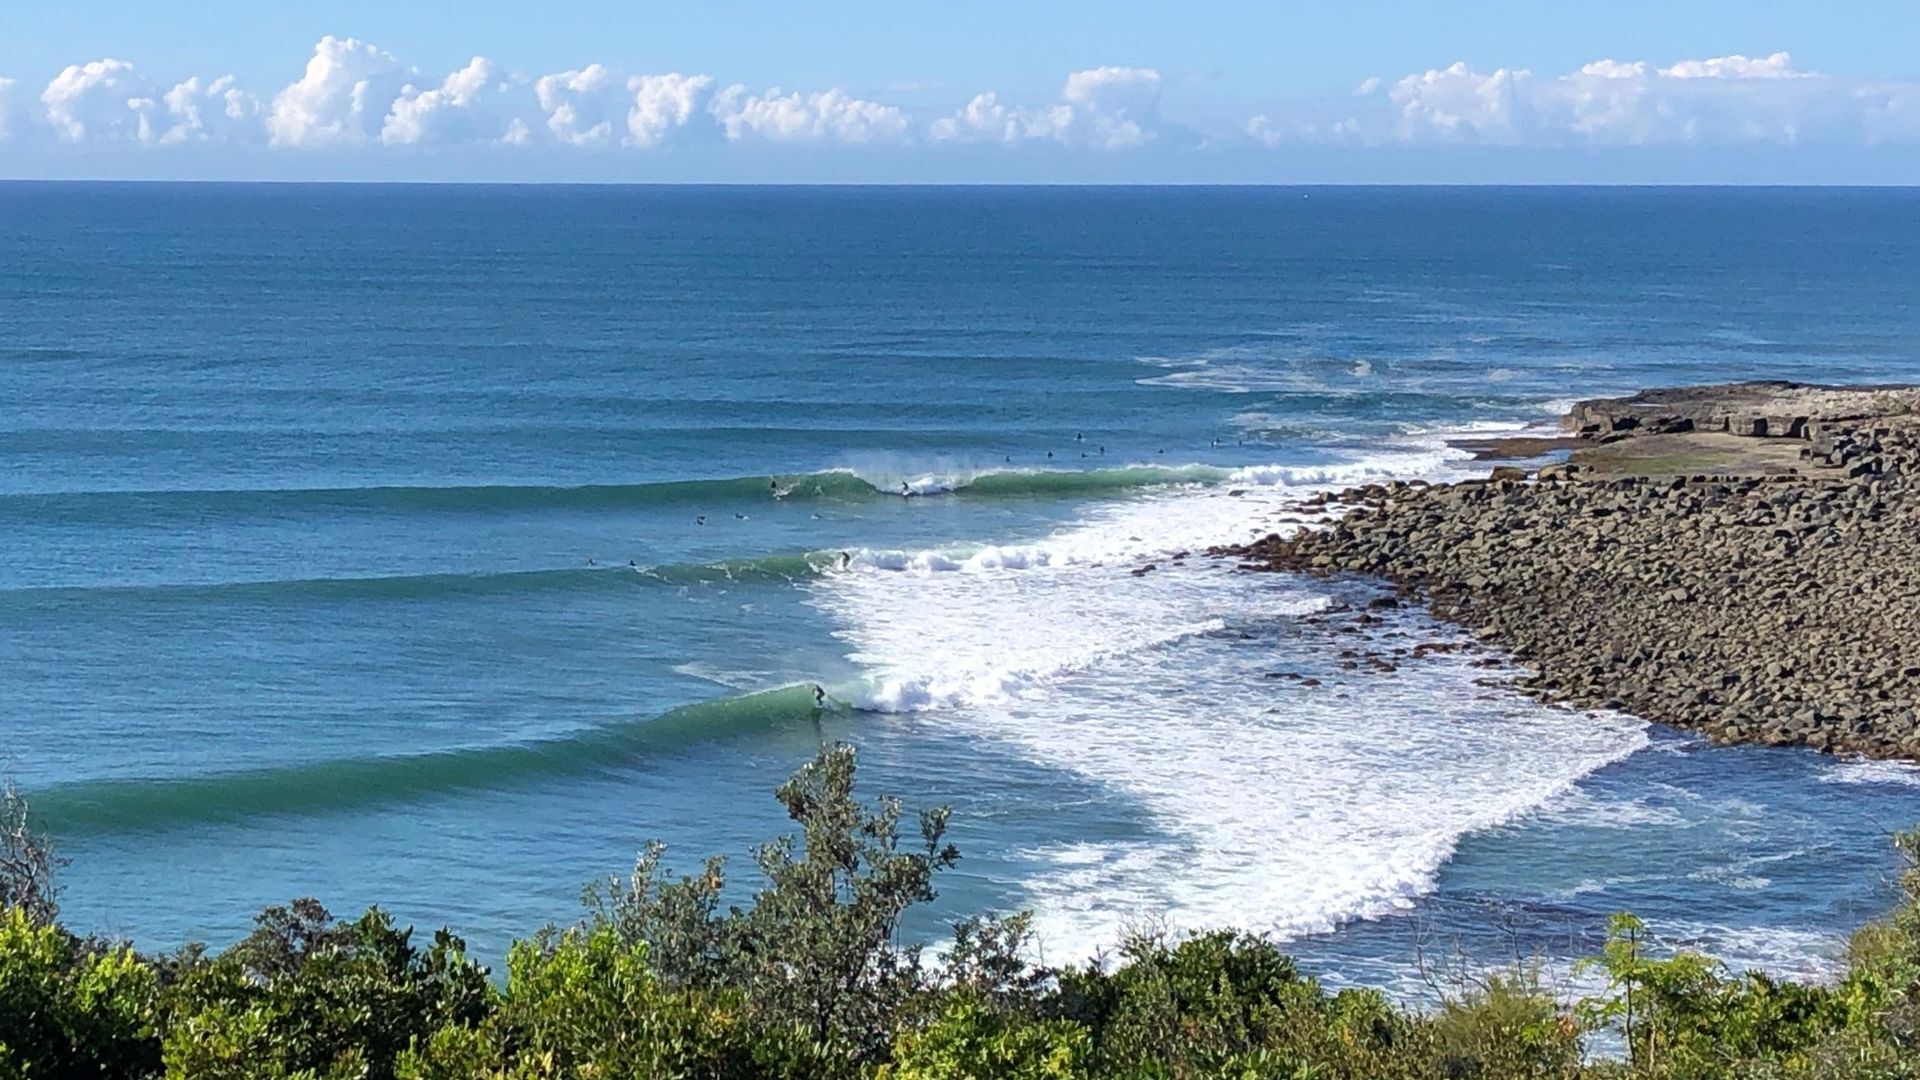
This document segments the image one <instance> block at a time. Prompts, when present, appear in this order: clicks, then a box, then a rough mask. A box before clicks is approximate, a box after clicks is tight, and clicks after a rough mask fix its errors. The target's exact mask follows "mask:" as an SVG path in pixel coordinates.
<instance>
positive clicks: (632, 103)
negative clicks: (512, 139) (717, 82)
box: [535, 64, 717, 149]
mask: <svg viewBox="0 0 1920 1080" xmlns="http://www.w3.org/2000/svg"><path fill="white" fill-rule="evenodd" d="M535 91H536V95H537V96H538V98H539V103H540V110H541V112H542V113H543V114H544V115H545V117H546V121H545V122H546V127H547V131H548V132H549V133H550V134H551V135H552V136H553V137H554V138H555V139H557V140H559V141H560V142H562V143H565V144H567V145H569V146H581V147H592V146H616V145H625V146H632V147H639V148H641V149H652V148H655V147H660V146H665V145H668V144H669V143H672V142H674V141H676V140H678V139H680V138H681V137H683V136H687V137H692V136H698V135H700V134H712V133H713V132H714V131H716V130H717V128H716V126H715V124H716V121H715V120H714V118H713V117H712V116H710V115H709V108H708V105H709V102H710V101H711V100H712V97H713V78H712V76H709V75H682V74H680V73H679V72H672V73H669V74H666V75H635V76H632V77H631V78H622V77H621V76H620V74H619V73H618V72H616V71H614V70H613V69H612V68H609V67H606V66H604V65H602V64H589V65H587V66H586V67H584V68H580V69H578V70H575V71H562V72H560V73H558V74H554V75H547V76H543V77H542V78H541V79H540V80H539V82H538V83H536V84H535Z"/></svg>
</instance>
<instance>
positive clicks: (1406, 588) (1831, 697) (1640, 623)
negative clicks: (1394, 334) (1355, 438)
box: [1212, 382, 1920, 760]
mask: <svg viewBox="0 0 1920 1080" xmlns="http://www.w3.org/2000/svg"><path fill="white" fill-rule="evenodd" d="M1564 427H1565V428H1566V429H1567V432H1566V439H1565V441H1564V442H1560V443H1555V444H1554V445H1555V446H1564V447H1565V448H1566V449H1567V450H1569V451H1570V453H1568V456H1567V459H1566V460H1565V461H1564V462H1555V463H1552V464H1548V465H1544V466H1540V467H1538V468H1534V469H1527V468H1520V467H1516V466H1513V465H1503V466H1496V467H1494V469H1493V470H1492V473H1491V475H1490V476H1489V477H1488V478H1487V479H1484V480H1473V481H1466V482H1461V483H1455V484H1438V485H1427V484H1422V483H1417V482H1415V483H1404V482H1397V483H1391V484H1375V485H1368V486H1366V487H1362V488H1356V489H1351V490H1349V491H1346V492H1342V493H1340V494H1338V495H1332V496H1325V497H1322V498H1320V499H1319V500H1318V502H1319V503H1320V504H1322V506H1323V507H1324V508H1325V509H1328V510H1339V511H1342V512H1341V513H1340V515H1339V516H1338V517H1337V518H1335V519H1334V520H1332V521H1331V522H1329V523H1328V524H1326V525H1325V526H1322V527H1309V528H1305V529H1301V530H1299V531H1296V532H1292V533H1288V534H1281V533H1275V534H1272V535H1269V536H1267V537H1265V538H1264V539H1261V540H1258V541H1256V542H1254V543H1252V544H1247V545H1238V546H1233V547H1226V548H1217V549H1214V551H1213V552H1212V553H1213V554H1215V555H1218V556H1223V557H1228V558H1232V559H1236V560H1238V561H1239V563H1240V564H1241V565H1242V566H1244V567H1246V568H1248V569H1253V570H1277V571H1287V572H1296V573H1309V574H1362V575H1370V576H1373V577H1377V578H1381V579H1384V580H1386V581H1388V582H1391V583H1392V584H1394V585H1396V586H1398V587H1399V589H1400V590H1402V591H1403V592H1404V593H1407V594H1410V595H1413V596H1417V597H1418V598H1420V599H1423V600H1424V601H1425V602H1426V603H1427V605H1428V606H1429V607H1430V609H1431V610H1432V611H1433V612H1434V613H1435V614H1437V615H1439V616H1441V617H1442V618H1445V619H1448V620H1451V621H1454V622H1456V623H1458V624H1460V625H1462V626H1464V627H1466V628H1467V629H1469V630H1471V631H1472V632H1473V633H1474V634H1475V635H1476V636H1478V637H1479V638H1481V639H1482V640H1484V641H1486V642H1488V643H1490V644H1493V645H1497V646H1499V647H1502V648H1504V649H1506V650H1507V651H1508V652H1509V653H1511V655H1512V656H1513V657H1515V658H1516V659H1517V660H1519V661H1520V662H1521V663H1522V664H1524V665H1525V666H1526V668H1527V669H1528V670H1527V673H1526V674H1525V675H1524V676H1522V678H1521V680H1520V685H1521V686H1522V688H1523V689H1525V690H1527V691H1528V692H1530V693H1533V694H1535V695H1536V696H1538V697H1541V698H1543V699H1546V700H1549V701H1555V702H1565V703H1567V704H1571V705H1575V706H1582V707H1608V708H1615V709H1620V710H1624V711H1626V712H1630V713H1633V714H1635V715H1638V716H1641V717H1643V718H1646V719H1649V720H1654V721H1658V722H1662V723H1667V724H1672V725H1675V726H1678V727H1683V728H1690V729H1693V730H1697V731H1700V732H1703V733H1705V734H1706V735H1708V736H1710V737H1712V738H1714V739H1716V740H1720V741H1726V742H1755V743H1765V744H1769V745H1797V746H1808V747H1812V748H1814V749H1817V750H1824V751H1831V752H1850V753H1858V754H1863V755H1868V756H1872V757H1900V758H1908V759H1913V760H1920V389H1914V388H1904V387H1863V388H1849V387H1821V386H1808V385H1803V384H1795V383H1778V382H1770V383H1736V384H1728V385H1724V386H1701V387H1685V388H1675V389H1667V390H1653V391H1646V392H1643V393H1641V394H1637V395H1634V396H1633V397H1627V398H1615V399H1598V400H1594V401H1585V402H1581V403H1579V404H1578V405H1576V406H1575V407H1574V408H1573V409H1572V410H1571V411H1570V412H1569V413H1568V415H1567V417H1566V418H1565V421H1564ZM1541 445H1543V444H1541V443H1540V442H1539V441H1538V440H1535V441H1534V443H1533V444H1532V445H1530V446H1529V447H1528V449H1529V450H1530V451H1531V450H1535V449H1538V448H1539V447H1540V446H1541Z"/></svg>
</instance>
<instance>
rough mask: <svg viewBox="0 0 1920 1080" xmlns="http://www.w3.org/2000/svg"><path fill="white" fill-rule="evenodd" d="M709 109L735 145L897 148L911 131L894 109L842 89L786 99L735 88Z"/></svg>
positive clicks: (775, 92) (772, 93)
mask: <svg viewBox="0 0 1920 1080" xmlns="http://www.w3.org/2000/svg"><path fill="white" fill-rule="evenodd" d="M710 109H711V111H712V113H713V117H714V119H716V120H718V121H719V123H720V128H721V130H722V131H724V132H725V133H726V136H727V138H728V139H729V140H731V141H736V142H737V141H739V140H741V139H747V138H761V139H767V140H770V141H772V142H780V143H817V142H841V143H896V142H902V141H904V140H905V138H906V135H907V126H908V125H907V116H906V114H905V113H903V112H901V111H900V110H899V109H897V108H895V107H894V106H892V105H881V104H879V103H878V102H873V101H865V100H862V99H860V98H857V97H854V96H852V95H851V94H848V93H847V92H846V91H845V90H839V89H835V90H822V91H819V92H817V93H812V94H802V93H798V92H796V93H791V94H783V93H781V92H780V90H779V88H777V87H776V88H774V89H772V90H768V91H767V92H766V93H764V94H753V93H749V92H748V90H747V88H746V87H744V86H741V85H739V84H737V83H736V84H735V85H733V86H729V87H727V88H726V89H725V90H722V91H720V92H719V93H718V94H715V95H714V98H713V103H712V105H711V106H710Z"/></svg>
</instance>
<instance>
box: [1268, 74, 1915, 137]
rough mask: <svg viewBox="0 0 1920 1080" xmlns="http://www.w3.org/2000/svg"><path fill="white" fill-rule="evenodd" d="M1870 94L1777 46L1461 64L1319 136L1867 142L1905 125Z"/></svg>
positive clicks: (1403, 82) (1887, 103)
mask: <svg viewBox="0 0 1920 1080" xmlns="http://www.w3.org/2000/svg"><path fill="white" fill-rule="evenodd" d="M1381 85H1382V84H1380V83H1379V81H1378V80H1374V79H1369V80H1367V81H1366V82H1364V83H1362V84H1361V85H1360V87H1359V89H1358V91H1357V93H1358V94H1359V95H1360V96H1362V97H1369V96H1371V94H1372V93H1373V92H1375V91H1376V90H1378V89H1379V87H1380V86H1381ZM1866 98H1867V99H1868V100H1863V95H1862V93H1861V91H1860V88H1859V87H1858V86H1857V85H1855V84H1851V83H1848V82H1846V81H1844V80H1838V79H1832V78H1828V77H1825V76H1822V75H1819V74H1817V73H1815V72H1809V71H1804V70H1801V69H1799V68H1797V67H1795V66H1794V63H1793V58H1792V57H1791V56H1790V55H1789V54H1787V53H1784V52H1777V53H1773V54H1772V55H1769V56H1763V57H1747V56H1739V55H1732V56H1717V57H1709V58H1706V59H1700V60H1680V61H1677V62H1675V63H1672V64H1668V65H1666V66H1664V67H1663V66H1660V65H1658V64H1653V63H1649V62H1647V61H1643V60H1634V61H1625V60H1616V59H1611V58H1609V59H1601V60H1595V61H1593V62H1592V63H1589V64H1586V65H1584V66H1583V67H1581V68H1580V69H1579V70H1578V71H1574V72H1570V73H1568V74H1565V75H1559V76H1553V77H1537V76H1535V75H1534V74H1533V73H1532V72H1530V71H1527V70H1525V69H1509V68H1496V69H1494V70H1492V71H1483V70H1480V69H1477V68H1474V67H1472V66H1470V65H1468V64H1466V63H1464V62H1460V63H1454V64H1451V65H1449V66H1447V67H1444V68H1433V69H1431V70H1428V71H1424V72H1418V73H1415V74H1412V75H1407V76H1405V77H1404V78H1401V79H1398V80H1396V81H1395V82H1393V83H1392V84H1391V85H1390V86H1387V88H1386V100H1387V102H1388V103H1389V105H1390V109H1391V112H1390V114H1389V115H1388V116H1386V117H1384V118H1382V117H1376V118H1374V122H1372V123H1371V124H1369V121H1368V119H1367V118H1366V117H1357V118H1356V119H1355V120H1354V121H1353V122H1352V125H1351V126H1348V127H1344V128H1337V129H1325V128H1323V129H1322V132H1321V133H1322V134H1323V135H1325V136H1327V137H1331V138H1339V139H1342V140H1350V139H1351V137H1352V136H1353V133H1354V132H1355V131H1359V132H1364V133H1365V137H1367V138H1369V139H1370V140H1371V141H1376V142H1402V143H1414V144H1419V143H1470V144H1475V145H1521V144H1526V145H1582V144H1586V145H1615V146H1640V145H1662V144H1693V143H1702V144H1707V143H1714V144H1717V143H1738V142H1755V141H1771V142H1779V143H1792V142H1796V141H1799V140H1801V139H1802V138H1805V137H1808V136H1810V135H1817V136H1818V137H1821V138H1826V139H1837V140H1849V139H1870V138H1871V137H1872V133H1873V132H1875V131H1899V130H1901V126H1900V121H1899V120H1898V119H1897V114H1898V107H1897V105H1896V102H1897V100H1898V90H1897V89H1895V90H1891V91H1887V92H1884V93H1878V94H1868V95H1866ZM1257 119H1259V118H1257ZM1274 131H1275V125H1274V122H1273V121H1263V123H1262V124H1260V125H1259V126H1258V127H1257V128H1256V127H1255V126H1254V125H1252V124H1251V122H1250V124H1249V127H1248V130H1247V135H1248V137H1249V138H1251V139H1253V140H1254V141H1256V142H1263V143H1266V144H1268V145H1273V144H1275V143H1276V142H1277V141H1281V140H1277V139H1276V138H1275V137H1274V134H1273V132H1274ZM1889 137H1898V136H1889Z"/></svg>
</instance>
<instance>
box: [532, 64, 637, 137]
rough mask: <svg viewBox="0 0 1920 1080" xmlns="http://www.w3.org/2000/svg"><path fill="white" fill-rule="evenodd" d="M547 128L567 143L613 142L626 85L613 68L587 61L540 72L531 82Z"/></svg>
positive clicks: (622, 107) (621, 112) (623, 108)
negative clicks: (574, 66) (570, 67)
mask: <svg viewBox="0 0 1920 1080" xmlns="http://www.w3.org/2000/svg"><path fill="white" fill-rule="evenodd" d="M534 93H535V96H537V97H538V98H539V100H540V111H541V112H543V113H545V114H546V117H547V130H548V131H549V132H551V133H552V135H553V137H554V138H556V139H559V140H560V141H561V142H563V143H566V144H568V145H570V146H603V145H607V144H610V143H612V142H614V141H615V140H616V139H617V136H616V135H615V134H614V125H615V122H616V121H617V120H619V119H621V118H622V117H623V116H624V114H625V112H626V100H625V99H626V87H625V84H624V83H623V82H622V81H621V79H620V77H619V76H618V75H615V74H614V73H613V69H611V68H608V67H606V66H604V65H601V64H588V65H587V66H586V67H584V68H580V69H578V70H575V71H562V72H559V73H557V74H554V75H543V76H541V77H540V80H539V81H538V82H536V83H535V84H534Z"/></svg>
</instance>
